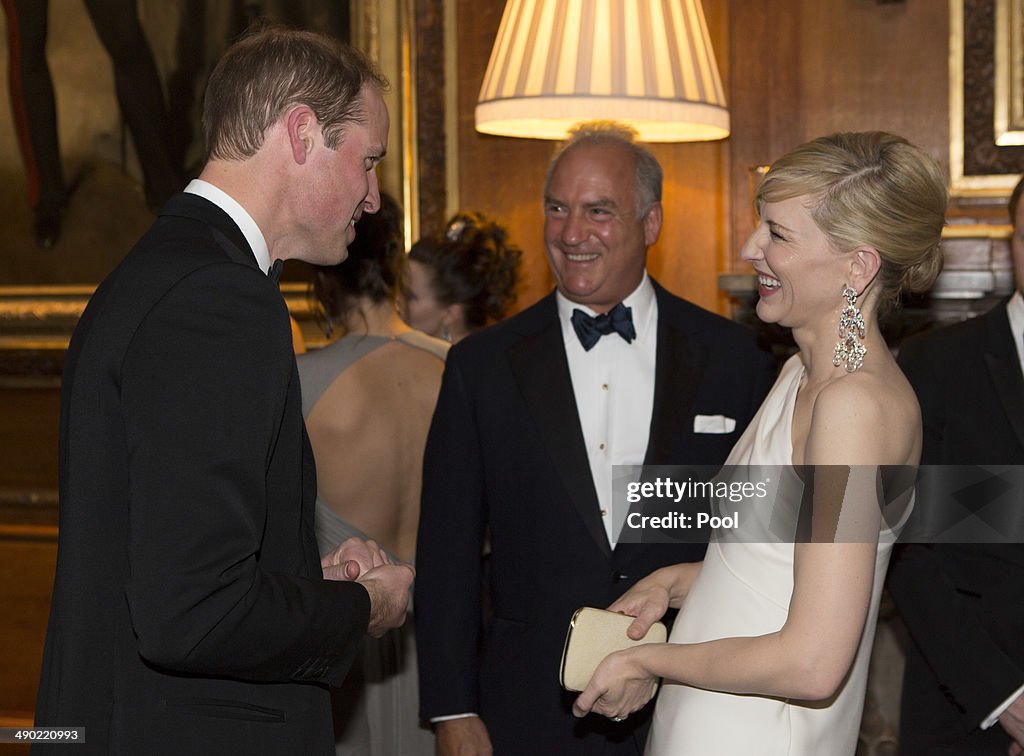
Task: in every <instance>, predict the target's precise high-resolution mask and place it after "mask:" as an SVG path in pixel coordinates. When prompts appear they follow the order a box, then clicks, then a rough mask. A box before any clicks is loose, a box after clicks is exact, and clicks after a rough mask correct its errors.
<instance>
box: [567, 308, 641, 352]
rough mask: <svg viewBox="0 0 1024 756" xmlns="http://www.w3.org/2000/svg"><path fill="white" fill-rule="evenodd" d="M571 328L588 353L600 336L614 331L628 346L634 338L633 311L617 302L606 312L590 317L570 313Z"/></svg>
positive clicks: (581, 313)
mask: <svg viewBox="0 0 1024 756" xmlns="http://www.w3.org/2000/svg"><path fill="white" fill-rule="evenodd" d="M572 327H573V329H574V330H575V331H576V335H577V336H579V339H580V344H582V345H583V348H584V349H585V350H586V351H588V352H589V351H590V350H591V349H592V348H593V346H594V344H596V343H597V342H598V340H599V339H600V338H601V337H602V336H607V335H608V334H609V333H611V332H612V331H614V332H615V333H617V334H619V336H621V337H622V338H623V339H625V341H626V343H627V344H629V343H631V342H632V341H633V339H635V338H636V329H635V328H633V310H632V308H630V307H626V305H624V304H622V302H619V303H618V304H617V305H615V306H614V307H613V308H612V309H611V310H609V311H608V312H606V313H604V314H602V315H598V316H596V317H592V316H590V315H587V313H585V312H583V310H573V311H572Z"/></svg>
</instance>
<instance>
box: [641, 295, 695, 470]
mask: <svg viewBox="0 0 1024 756" xmlns="http://www.w3.org/2000/svg"><path fill="white" fill-rule="evenodd" d="M655 291H656V292H657V294H658V348H657V356H656V359H655V368H654V408H653V411H652V413H651V432H650V438H649V440H648V442H647V454H646V455H645V457H644V464H645V465H658V464H661V465H665V464H670V463H671V459H670V455H671V454H672V445H673V443H674V442H675V440H676V439H677V438H679V436H680V434H682V433H684V432H685V431H686V421H687V419H688V418H689V417H691V416H692V414H693V401H694V396H695V395H696V392H697V386H698V383H699V377H700V375H701V374H702V372H703V371H704V363H705V362H706V361H707V354H706V352H705V350H704V349H703V348H702V347H701V346H700V345H699V344H697V342H695V341H694V340H693V339H690V338H688V337H687V336H686V333H685V332H684V331H683V329H682V328H681V324H680V323H679V322H678V320H677V318H675V317H673V313H672V312H671V311H670V310H671V302H669V301H668V297H666V296H664V290H663V289H662V288H661V287H660V286H655ZM677 461H678V460H677Z"/></svg>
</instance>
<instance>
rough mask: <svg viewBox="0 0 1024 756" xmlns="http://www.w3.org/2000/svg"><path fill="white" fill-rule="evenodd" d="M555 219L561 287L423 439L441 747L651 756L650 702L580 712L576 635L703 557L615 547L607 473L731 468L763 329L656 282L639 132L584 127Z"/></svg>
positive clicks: (424, 612) (506, 338)
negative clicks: (572, 660) (485, 558)
mask: <svg viewBox="0 0 1024 756" xmlns="http://www.w3.org/2000/svg"><path fill="white" fill-rule="evenodd" d="M544 211H545V231H544V235H545V244H546V248H547V254H548V260H549V263H550V265H551V269H552V271H553V273H554V277H555V280H556V282H557V292H555V293H552V294H551V295H550V296H548V297H545V298H544V299H542V300H541V301H540V302H539V303H537V304H536V305H534V306H533V307H530V308H529V309H527V310H525V311H524V312H522V313H520V314H519V315H517V316H515V317H513V318H511V319H509V320H507V321H504V322H502V323H499V324H498V325H496V326H493V327H491V328H489V329H486V330H485V331H483V332H481V333H479V334H477V335H473V336H470V337H468V338H467V339H465V340H464V341H462V342H460V343H459V344H457V345H456V346H455V347H454V348H453V349H452V351H451V352H450V354H449V358H448V362H447V365H446V368H445V374H444V380H443V382H442V388H441V394H440V397H439V399H438V405H437V410H436V412H435V415H434V420H433V423H432V425H431V429H430V435H429V438H428V442H427V450H426V456H425V461H424V477H423V505H422V511H421V519H420V532H419V541H418V544H417V550H416V554H417V569H418V574H419V578H418V584H417V585H418V587H417V592H416V611H417V616H418V619H417V639H418V644H419V647H418V648H419V651H418V655H419V661H420V691H421V693H420V700H421V714H422V715H423V716H424V717H425V718H427V719H430V720H431V721H433V722H435V723H436V731H437V735H438V752H439V753H440V754H451V753H460V754H462V753H464V754H484V753H489V752H490V749H491V748H492V746H493V751H494V753H496V754H499V755H500V756H505V755H506V754H520V753H524V754H556V753H557V754H560V756H566V755H569V754H577V753H578V754H605V753H608V754H611V753H629V754H633V753H639V752H640V750H641V749H642V747H643V739H644V737H645V734H646V728H647V724H648V720H649V716H650V709H649V708H648V709H646V710H644V712H642V713H640V714H637V715H634V716H633V717H630V718H629V719H628V720H626V721H625V722H611V721H609V720H606V719H602V718H599V717H596V716H594V717H588V718H586V719H584V720H576V719H575V718H574V717H573V715H572V711H571V706H572V701H573V699H574V697H575V696H574V695H573V694H570V693H567V692H565V691H562V689H561V688H560V687H559V682H558V667H559V661H560V657H561V653H562V644H563V641H564V638H565V632H566V630H567V628H568V624H569V620H570V618H571V617H572V614H573V612H574V610H576V609H577V608H579V607H580V606H584V605H589V606H596V607H605V606H607V605H608V604H610V603H611V602H612V601H614V600H615V599H616V598H617V597H618V596H619V595H621V594H622V593H623V592H624V591H625V590H626V589H627V588H629V587H630V586H631V585H633V584H634V583H635V582H636V581H637V580H638V579H640V578H641V577H643V576H644V575H647V574H648V573H650V572H651V571H652V570H654V569H657V568H659V567H662V566H664V565H667V564H672V563H677V562H681V561H687V560H695V559H700V558H701V557H702V555H703V547H702V546H694V545H691V546H680V545H670V544H654V545H640V544H632V543H623V544H619V545H618V546H616V537H617V535H618V534H617V532H616V528H615V527H614V526H613V523H611V520H612V517H611V516H610V514H611V512H610V504H611V501H610V499H611V477H612V465H613V464H641V463H644V462H646V463H649V464H670V463H680V464H682V463H693V464H710V465H718V464H721V463H722V462H723V461H724V460H725V457H726V455H727V454H728V452H729V450H730V448H731V447H732V445H733V443H734V442H735V441H736V439H737V438H738V437H739V434H740V432H741V431H742V430H743V428H744V427H745V426H746V424H747V423H748V422H749V420H750V419H751V417H752V416H753V414H754V413H755V411H756V410H757V408H758V406H759V404H760V402H761V400H762V398H763V397H764V395H765V393H766V392H767V390H768V388H769V386H770V384H771V382H772V380H773V379H774V374H775V369H774V368H775V366H774V362H773V361H772V359H771V358H770V357H769V356H768V355H767V354H766V353H764V352H762V351H761V350H759V349H758V348H757V346H756V344H755V339H754V336H753V335H752V334H751V333H749V332H747V331H745V330H744V329H743V328H742V327H740V326H738V325H736V324H733V323H731V322H729V321H727V320H725V319H724V318H721V317H719V316H717V315H713V314H711V313H708V312H706V311H704V310H702V309H700V308H698V307H696V306H694V305H692V304H690V303H688V302H686V301H683V300H681V299H679V298H677V297H674V296H672V295H671V294H669V293H668V292H666V291H665V290H664V289H662V288H661V287H660V286H658V285H657V284H656V283H654V282H653V281H652V280H651V279H650V278H649V277H648V276H647V273H646V268H645V266H646V256H647V248H648V247H649V246H650V245H651V244H653V243H654V242H655V240H656V239H657V237H658V233H659V231H660V229H661V220H662V206H661V168H660V166H659V165H658V163H657V161H656V160H655V159H654V157H653V156H652V155H651V154H650V152H648V151H647V150H646V149H644V148H643V147H641V146H639V145H637V144H634V143H633V141H632V134H631V133H630V132H629V131H627V130H624V129H622V128H621V127H615V126H609V125H604V126H601V125H597V124H593V125H584V126H583V127H580V128H579V129H578V130H577V131H576V132H575V134H574V136H573V137H572V139H571V140H570V141H569V143H568V144H567V146H565V147H564V148H563V150H562V151H561V152H560V153H559V154H558V155H557V156H556V157H555V160H554V161H553V162H552V165H551V167H550V169H549V172H548V177H547V180H546V185H545V199H544ZM594 316H596V318H595V319H592V318H593V317H594ZM574 323H575V325H574ZM577 329H578V331H579V337H578V336H577V333H576V332H574V331H576V330H577ZM602 336H603V337H602ZM485 534H488V535H489V544H490V556H489V571H490V575H489V580H488V584H487V587H486V588H487V591H488V593H489V599H490V604H491V609H492V613H493V616H492V617H491V618H490V620H489V621H488V622H487V626H486V629H484V628H483V627H482V619H481V580H482V577H481V551H482V548H483V544H484V541H485Z"/></svg>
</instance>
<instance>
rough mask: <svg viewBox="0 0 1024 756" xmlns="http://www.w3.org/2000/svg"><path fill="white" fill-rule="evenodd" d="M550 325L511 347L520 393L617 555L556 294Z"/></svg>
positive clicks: (596, 534)
mask: <svg viewBox="0 0 1024 756" xmlns="http://www.w3.org/2000/svg"><path fill="white" fill-rule="evenodd" d="M542 307H543V308H544V309H543V312H542V314H541V317H542V319H543V321H544V324H543V325H542V326H541V328H540V329H539V330H537V331H535V332H532V333H530V334H527V335H526V336H524V337H523V339H522V340H521V341H519V342H517V343H516V344H514V345H513V346H511V347H510V348H509V350H508V359H509V363H510V365H511V368H512V374H513V376H514V377H515V381H516V384H517V385H518V387H519V391H520V392H521V393H522V396H523V400H524V401H525V402H526V406H527V408H528V410H529V412H530V416H531V417H532V419H533V421H534V423H535V424H536V426H537V428H538V430H539V432H540V436H541V440H542V441H543V443H544V450H545V451H546V452H547V454H548V456H549V457H550V458H551V460H552V462H553V463H554V465H555V467H556V468H557V470H558V473H559V476H560V477H561V480H562V484H563V485H564V486H565V489H566V491H567V492H568V493H569V498H570V499H571V500H572V503H573V506H574V507H575V508H576V510H577V512H579V515H580V517H581V518H582V519H583V522H584V524H585V525H586V528H587V532H589V533H590V535H591V536H592V537H593V539H594V541H595V542H596V543H597V545H598V546H599V547H600V549H601V551H602V552H603V553H604V554H606V555H610V554H611V548H610V546H609V545H608V535H607V534H606V532H605V529H604V525H603V523H602V522H601V514H600V511H599V510H600V507H599V506H598V501H597V492H596V490H595V489H594V478H593V475H592V474H591V472H590V462H589V460H588V459H587V450H586V446H585V445H584V442H583V429H582V427H581V425H580V419H579V415H578V413H577V410H576V395H575V394H574V393H573V389H572V379H571V378H570V376H569V362H568V360H567V359H566V356H565V346H564V344H563V338H562V329H561V327H560V326H559V324H558V312H557V307H556V305H555V299H554V295H552V296H550V297H549V298H548V300H546V301H545V302H544V303H543V304H542Z"/></svg>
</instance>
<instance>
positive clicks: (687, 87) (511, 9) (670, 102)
mask: <svg viewBox="0 0 1024 756" xmlns="http://www.w3.org/2000/svg"><path fill="white" fill-rule="evenodd" d="M593 119H608V120H616V121H622V122H625V123H628V124H629V125H631V126H632V127H633V128H635V129H636V130H637V131H638V132H639V138H640V139H641V140H643V141H648V142H691V141H705V140H710V139H723V138H725V137H727V136H728V135H729V111H728V110H727V109H726V106H725V95H724V93H723V91H722V82H721V79H720V77H719V75H718V66H717V65H716V64H715V56H714V51H713V50H712V49H711V40H710V38H709V36H708V30H707V25H706V23H705V21H704V12H703V10H702V8H701V4H700V0H508V2H507V3H506V5H505V13H504V15H503V16H502V19H501V26H500V27H499V29H498V36H497V38H496V39H495V42H494V48H493V49H492V50H491V58H490V62H489V63H488V64H487V72H486V74H485V75H484V81H483V86H482V87H481V88H480V97H479V100H478V102H477V106H476V128H477V131H481V132H483V133H485V134H499V135H503V136H514V137H532V138H536V139H562V138H563V137H565V135H566V133H567V132H568V130H569V129H570V128H571V127H572V126H573V125H574V124H576V123H578V122H580V121H585V120H593Z"/></svg>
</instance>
